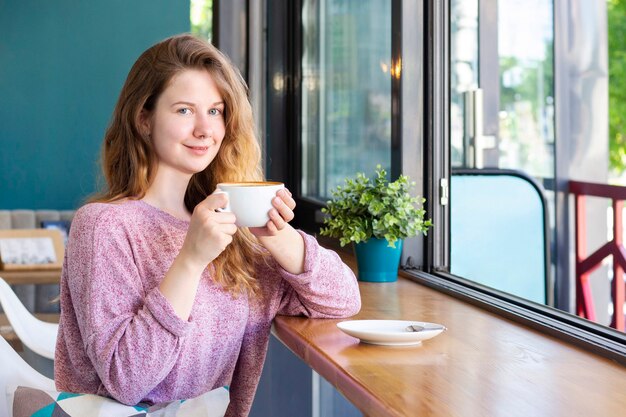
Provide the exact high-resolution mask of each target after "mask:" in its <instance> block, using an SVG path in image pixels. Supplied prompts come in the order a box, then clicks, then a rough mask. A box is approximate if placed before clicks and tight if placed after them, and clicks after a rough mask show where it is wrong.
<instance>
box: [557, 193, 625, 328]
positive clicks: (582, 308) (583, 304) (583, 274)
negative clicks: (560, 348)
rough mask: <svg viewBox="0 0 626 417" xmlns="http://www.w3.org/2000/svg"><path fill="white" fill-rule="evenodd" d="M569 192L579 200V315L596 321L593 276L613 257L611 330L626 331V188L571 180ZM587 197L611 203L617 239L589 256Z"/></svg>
mask: <svg viewBox="0 0 626 417" xmlns="http://www.w3.org/2000/svg"><path fill="white" fill-rule="evenodd" d="M569 192H570V194H572V195H574V199H575V204H574V207H575V216H576V217H575V218H576V226H575V227H576V231H575V232H576V270H575V273H576V314H578V315H579V316H581V317H584V318H586V319H589V320H592V321H596V313H595V307H594V303H593V295H592V293H591V282H590V278H591V273H592V272H593V271H595V270H596V269H597V268H599V267H600V266H601V264H602V262H603V261H604V260H605V259H606V258H607V257H609V256H612V257H613V280H612V282H611V295H612V300H613V316H612V318H611V327H613V328H615V329H617V330H620V331H624V295H625V292H626V285H625V284H624V271H625V270H626V248H624V241H623V219H622V209H623V206H624V200H626V187H622V186H616V185H608V184H594V183H588V182H579V181H570V182H569ZM586 197H601V198H607V199H610V200H611V204H612V207H613V239H612V240H610V241H609V242H607V243H605V244H604V245H603V246H602V247H600V248H599V249H598V250H596V251H595V252H593V253H592V254H590V255H587V238H586V237H587V236H586V235H587V234H586V216H585V214H586V211H585V199H586Z"/></svg>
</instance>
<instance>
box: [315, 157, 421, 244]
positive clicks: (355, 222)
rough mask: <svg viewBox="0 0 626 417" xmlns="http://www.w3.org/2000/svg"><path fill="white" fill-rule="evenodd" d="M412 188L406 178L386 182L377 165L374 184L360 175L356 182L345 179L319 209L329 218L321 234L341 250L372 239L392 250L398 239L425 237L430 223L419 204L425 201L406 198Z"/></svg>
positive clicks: (383, 172) (352, 179)
mask: <svg viewBox="0 0 626 417" xmlns="http://www.w3.org/2000/svg"><path fill="white" fill-rule="evenodd" d="M414 185H415V183H412V182H409V177H407V176H406V175H400V177H399V178H398V179H397V180H396V181H394V182H391V183H390V182H388V181H387V172H386V171H385V170H384V169H382V167H381V166H380V165H377V166H376V177H375V178H374V180H373V181H371V180H370V179H369V178H368V177H366V176H365V174H364V173H361V172H360V173H358V174H357V176H356V178H348V179H346V180H345V184H344V185H343V186H338V187H337V189H336V190H335V191H333V192H332V195H333V200H331V201H328V202H327V207H326V208H323V209H322V212H323V213H326V214H328V216H327V217H326V218H325V219H324V227H322V229H321V234H322V235H323V236H330V237H334V238H338V239H339V242H340V244H341V246H345V245H347V244H349V243H350V242H354V243H359V242H364V241H366V240H368V239H370V238H371V237H375V238H379V239H387V241H388V242H389V246H391V247H395V242H396V241H397V240H398V239H405V238H407V237H412V236H416V235H417V234H419V233H423V234H424V235H426V233H427V231H428V228H429V227H431V226H432V222H431V220H424V216H425V214H426V211H425V210H424V209H423V208H422V204H423V203H424V202H425V201H426V200H425V199H424V198H418V197H411V195H410V194H409V188H410V187H411V186H414Z"/></svg>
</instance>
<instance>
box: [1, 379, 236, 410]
mask: <svg viewBox="0 0 626 417" xmlns="http://www.w3.org/2000/svg"><path fill="white" fill-rule="evenodd" d="M7 402H8V403H9V404H13V416H11V417H48V416H55V417H66V416H76V417H130V416H142V417H143V416H149V417H174V416H185V417H223V416H224V414H225V413H226V408H227V407H228V403H229V402H230V397H229V394H228V390H227V389H226V388H225V387H222V388H216V389H214V390H212V391H209V392H207V393H205V394H202V395H200V396H198V397H196V398H192V399H189V400H181V401H171V402H168V403H162V404H154V405H151V406H149V405H146V404H138V405H135V406H129V405H125V404H122V403H119V402H117V401H115V400H113V399H111V398H107V397H101V396H98V395H93V394H72V393H67V392H58V391H46V390H41V389H36V388H30V387H24V386H13V387H7Z"/></svg>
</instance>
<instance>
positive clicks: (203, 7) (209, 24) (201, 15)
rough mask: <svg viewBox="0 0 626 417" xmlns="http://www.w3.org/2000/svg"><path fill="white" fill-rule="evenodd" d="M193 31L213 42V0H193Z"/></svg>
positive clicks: (191, 13) (190, 13)
mask: <svg viewBox="0 0 626 417" xmlns="http://www.w3.org/2000/svg"><path fill="white" fill-rule="evenodd" d="M189 18H190V20H191V33H193V34H194V35H198V36H201V37H203V38H204V39H206V40H208V41H209V42H211V35H212V33H213V0H191V3H190V8H189Z"/></svg>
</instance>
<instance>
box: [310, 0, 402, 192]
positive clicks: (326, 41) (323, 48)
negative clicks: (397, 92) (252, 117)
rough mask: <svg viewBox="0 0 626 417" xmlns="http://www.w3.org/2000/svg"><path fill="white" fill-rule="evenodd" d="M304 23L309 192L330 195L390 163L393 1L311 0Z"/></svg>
mask: <svg viewBox="0 0 626 417" xmlns="http://www.w3.org/2000/svg"><path fill="white" fill-rule="evenodd" d="M302 24H303V41H302V42H303V56H302V103H301V105H302V109H301V114H302V127H301V134H302V190H303V193H302V194H303V196H304V197H309V198H312V199H315V200H320V201H325V200H327V199H328V198H329V197H330V194H331V190H333V189H334V188H335V187H336V186H337V185H340V184H343V181H344V178H346V177H353V176H354V175H355V174H356V173H357V172H373V171H374V168H375V166H376V165H377V164H381V165H382V166H383V167H384V168H386V169H387V170H388V171H389V170H390V169H389V168H390V164H391V73H392V71H394V68H393V67H392V65H391V2H388V1H378V0H306V1H304V4H303V9H302Z"/></svg>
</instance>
